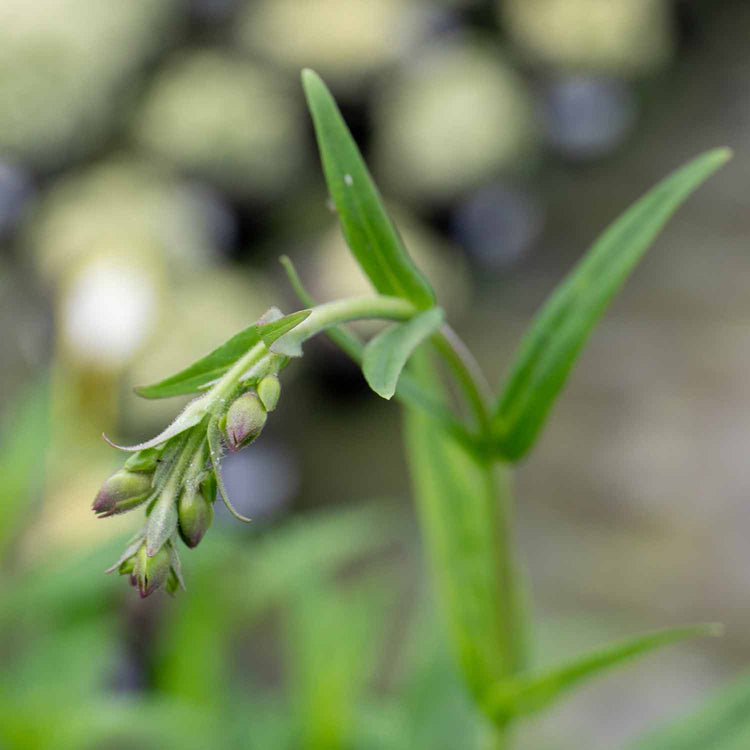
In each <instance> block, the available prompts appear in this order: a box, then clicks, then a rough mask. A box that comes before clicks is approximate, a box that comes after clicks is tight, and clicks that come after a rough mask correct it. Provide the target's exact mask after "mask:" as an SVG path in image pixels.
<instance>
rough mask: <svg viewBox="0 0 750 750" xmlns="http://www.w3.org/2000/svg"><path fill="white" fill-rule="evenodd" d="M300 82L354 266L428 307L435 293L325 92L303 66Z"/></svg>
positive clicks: (387, 289)
mask: <svg viewBox="0 0 750 750" xmlns="http://www.w3.org/2000/svg"><path fill="white" fill-rule="evenodd" d="M302 85H303V87H304V89H305V95H306V97H307V103H308V106H309V108H310V112H311V114H312V118H313V124H314V125H315V134H316V136H317V139H318V147H319V149H320V157H321V161H322V163H323V171H324V172H325V178H326V182H327V184H328V190H329V192H330V194H331V199H332V200H333V203H334V205H335V206H336V210H337V212H338V215H339V220H340V222H341V228H342V230H343V232H344V236H345V237H346V241H347V243H348V245H349V247H350V249H351V251H352V253H353V254H354V256H355V258H356V259H357V261H358V262H359V265H360V266H361V267H362V270H363V271H364V272H365V274H366V275H367V277H368V278H369V279H370V281H371V282H372V284H373V286H374V287H375V289H377V290H378V291H379V292H380V293H381V294H390V295H394V296H397V297H404V298H406V299H408V300H411V302H413V303H414V304H415V305H416V306H417V307H419V308H422V309H426V308H429V307H432V305H433V304H434V303H435V294H434V292H433V290H432V288H431V287H430V285H429V283H428V282H427V280H426V279H425V278H424V276H422V274H421V273H420V272H419V271H418V270H417V268H416V267H415V265H414V263H413V262H412V260H411V258H410V257H409V255H408V253H407V251H406V248H405V247H404V243H403V241H402V240H401V237H400V236H399V234H398V231H397V230H396V227H395V226H394V225H393V222H392V221H391V219H390V218H389V216H388V214H387V212H386V210H385V207H384V205H383V201H382V199H381V197H380V194H379V193H378V189H377V187H376V186H375V183H374V182H373V180H372V177H371V176H370V173H369V172H368V170H367V166H366V165H365V162H364V160H363V159H362V156H361V154H360V153H359V149H358V148H357V144H356V143H355V142H354V139H353V138H352V135H351V133H350V132H349V129H348V128H347V126H346V123H345V122H344V119H343V118H342V116H341V113H340V112H339V109H338V107H337V106H336V102H335V101H334V100H333V97H332V96H331V93H330V92H329V91H328V89H327V87H326V85H325V83H323V81H322V80H321V78H320V77H319V76H318V75H317V73H314V72H313V71H312V70H309V69H307V70H304V71H303V73H302Z"/></svg>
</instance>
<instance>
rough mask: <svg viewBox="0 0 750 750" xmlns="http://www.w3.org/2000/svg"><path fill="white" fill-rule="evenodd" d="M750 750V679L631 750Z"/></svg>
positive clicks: (652, 733)
mask: <svg viewBox="0 0 750 750" xmlns="http://www.w3.org/2000/svg"><path fill="white" fill-rule="evenodd" d="M748 747H750V676H745V677H743V678H741V679H740V680H738V681H737V682H735V683H734V684H733V685H731V686H730V687H729V688H725V689H723V690H721V691H720V692H719V694H718V695H717V696H716V697H715V698H713V699H712V700H710V701H708V702H707V703H706V704H705V705H704V706H703V707H701V708H699V709H698V710H697V711H695V712H694V713H693V714H692V715H690V716H687V717H685V718H684V719H682V720H680V721H678V722H676V723H675V724H673V725H672V726H670V727H668V728H666V729H661V730H657V731H655V732H651V733H649V734H648V735H647V736H646V737H645V738H643V739H641V740H639V741H638V742H636V743H635V744H633V745H631V746H630V748H631V750H746V749H747V748H748Z"/></svg>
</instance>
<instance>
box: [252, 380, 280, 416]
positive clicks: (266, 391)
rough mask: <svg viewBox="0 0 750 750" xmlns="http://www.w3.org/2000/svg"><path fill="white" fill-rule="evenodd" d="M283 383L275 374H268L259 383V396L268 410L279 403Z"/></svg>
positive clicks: (271, 409)
mask: <svg viewBox="0 0 750 750" xmlns="http://www.w3.org/2000/svg"><path fill="white" fill-rule="evenodd" d="M279 396H281V383H280V382H279V379H278V378H277V377H276V376H275V375H266V377H265V378H262V379H261V381H260V382H259V383H258V398H260V400H261V401H262V402H263V406H265V407H266V411H273V410H274V409H275V408H276V404H278V403H279Z"/></svg>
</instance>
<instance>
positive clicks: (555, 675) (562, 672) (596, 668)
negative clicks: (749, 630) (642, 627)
mask: <svg viewBox="0 0 750 750" xmlns="http://www.w3.org/2000/svg"><path fill="white" fill-rule="evenodd" d="M721 631H722V629H721V628H720V627H718V626H716V625H694V626H688V627H681V628H673V629H670V630H663V631H660V632H657V633H650V634H648V635H642V636H638V637H636V638H632V639H629V640H627V641H624V642H623V643H618V644H615V645H613V646H608V647H606V648H603V649H600V650H598V651H595V652H593V653H591V654H588V655H586V656H583V657H581V658H578V659H575V660H573V661H571V662H570V663H568V664H565V665H563V666H561V667H557V668H555V669H551V670H549V671H545V672H542V673H540V674H529V675H526V674H520V675H517V676H515V677H512V678H509V679H506V680H503V681H501V682H499V683H498V684H497V685H495V686H494V687H493V688H492V689H491V690H490V691H489V693H488V695H487V696H486V699H485V710H486V712H487V713H488V715H489V716H491V717H492V719H493V720H494V721H495V722H496V723H497V724H498V725H500V726H505V725H507V724H509V723H510V722H511V721H513V720H514V719H517V718H519V717H521V716H523V715H525V714H529V713H533V712H535V711H539V710H541V709H543V708H546V707H547V706H548V705H549V704H551V703H553V702H554V701H556V700H558V699H560V698H561V697H563V696H564V695H566V694H567V693H568V692H570V691H571V690H573V689H574V688H575V687H576V686H577V685H578V684H579V683H581V682H582V681H584V680H587V679H589V678H591V677H595V676H597V675H599V674H600V673H601V672H603V671H604V670H606V669H608V668H609V667H612V666H614V665H616V664H622V663H624V662H627V661H631V660H633V659H635V658H637V657H638V656H641V655H643V654H645V653H647V652H648V651H653V650H654V649H657V648H661V647H662V646H667V645H670V644H672V643H677V642H679V641H684V640H687V639H688V638H697V637H700V636H707V635H718V634H720V633H721Z"/></svg>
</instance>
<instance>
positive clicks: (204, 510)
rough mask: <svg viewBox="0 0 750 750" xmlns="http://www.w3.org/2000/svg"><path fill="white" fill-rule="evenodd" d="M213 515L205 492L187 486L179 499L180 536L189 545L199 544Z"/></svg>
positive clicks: (195, 545)
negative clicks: (204, 494)
mask: <svg viewBox="0 0 750 750" xmlns="http://www.w3.org/2000/svg"><path fill="white" fill-rule="evenodd" d="M213 517H214V509H213V507H212V506H211V503H209V502H207V501H206V498H205V497H204V496H203V493H202V492H201V491H200V490H199V489H198V488H197V487H194V486H191V485H188V486H187V487H185V489H184V490H183V491H182V494H181V495H180V499H179V500H178V501H177V518H178V521H179V526H178V528H179V532H180V537H182V541H183V542H185V544H187V546H188V547H190V548H191V549H192V548H193V547H197V546H198V542H200V540H201V539H202V538H203V535H204V534H205V533H206V530H207V529H208V527H209V526H210V525H211V521H212V520H213Z"/></svg>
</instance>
